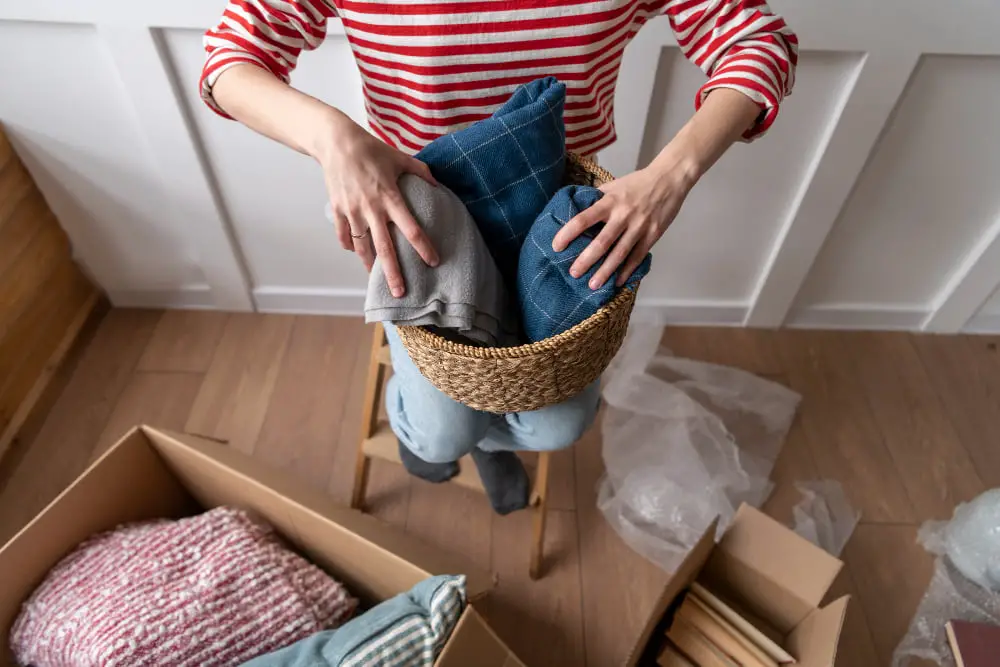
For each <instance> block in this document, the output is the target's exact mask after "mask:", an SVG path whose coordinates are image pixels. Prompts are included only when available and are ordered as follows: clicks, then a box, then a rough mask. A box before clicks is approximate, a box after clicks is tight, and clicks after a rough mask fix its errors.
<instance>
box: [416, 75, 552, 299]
mask: <svg viewBox="0 0 1000 667" xmlns="http://www.w3.org/2000/svg"><path fill="white" fill-rule="evenodd" d="M565 102H566V86H565V85H564V84H562V83H559V81H557V80H556V79H555V78H552V77H548V78H545V79H538V80H536V81H533V82H531V83H529V84H526V85H524V86H521V87H520V88H518V89H517V90H516V91H515V92H514V94H513V95H512V96H511V98H510V99H509V100H507V103H506V104H504V105H503V106H502V107H500V108H499V109H497V111H496V112H495V113H494V114H493V115H492V116H490V117H489V118H486V119H484V120H481V121H479V122H477V123H474V124H473V125H470V126H469V127H467V128H465V129H464V130H459V131H458V132H455V133H452V134H449V135H446V136H443V137H440V138H438V139H435V140H434V141H432V142H431V143H430V144H428V145H427V146H426V147H425V148H424V149H423V150H422V151H420V152H419V153H418V154H417V158H418V159H420V160H422V161H424V162H425V163H426V164H427V165H428V166H429V167H430V168H431V172H432V173H433V174H434V177H435V178H436V179H438V180H439V181H440V182H441V183H442V184H444V185H446V186H447V187H448V188H449V189H450V190H451V191H452V192H454V193H455V194H456V195H458V197H459V199H461V200H462V203H464V204H465V205H466V207H467V208H468V209H469V212H470V213H471V214H472V217H473V219H474V220H475V221H476V224H477V225H478V226H479V231H480V233H482V235H483V238H484V239H485V241H486V245H487V247H488V248H489V249H490V252H491V253H492V254H493V258H494V260H496V263H497V267H498V268H499V269H500V273H501V275H503V276H504V278H505V280H506V281H507V284H508V285H513V284H514V282H515V280H516V275H517V264H518V254H519V252H520V249H521V244H522V243H523V242H524V239H525V237H526V236H527V234H528V229H529V228H530V227H531V224H532V223H533V222H534V221H535V218H536V217H537V216H538V214H539V213H540V212H541V211H542V209H543V208H544V207H545V204H546V203H547V202H548V201H549V199H550V198H551V197H552V195H553V194H555V192H556V190H558V189H559V186H560V185H561V183H562V178H563V170H564V166H565V164H564V163H565V158H564V156H565V153H566V126H565V125H564V124H563V107H564V105H565Z"/></svg>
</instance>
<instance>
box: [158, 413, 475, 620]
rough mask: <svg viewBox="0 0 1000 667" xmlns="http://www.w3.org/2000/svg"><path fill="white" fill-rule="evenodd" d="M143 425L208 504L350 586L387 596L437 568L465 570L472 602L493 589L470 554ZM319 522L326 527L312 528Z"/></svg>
mask: <svg viewBox="0 0 1000 667" xmlns="http://www.w3.org/2000/svg"><path fill="white" fill-rule="evenodd" d="M142 430H143V432H144V433H146V435H147V436H148V437H149V439H150V440H151V441H152V443H153V444H154V446H155V447H156V449H157V450H159V452H160V455H161V456H162V457H163V458H164V460H165V461H166V462H167V465H168V466H170V468H171V469H173V470H174V472H175V473H176V474H177V475H178V477H180V478H181V479H182V480H183V482H184V484H185V486H187V488H188V490H189V491H190V492H191V494H192V495H194V496H195V498H197V499H198V500H199V501H200V502H201V503H202V504H203V505H205V506H207V507H214V506H217V505H235V506H239V507H244V508H247V509H251V510H253V511H255V512H257V513H259V514H260V515H261V516H263V517H264V518H265V519H267V520H268V521H270V522H271V523H272V524H273V525H274V526H275V527H276V528H277V529H278V530H280V531H281V532H282V533H283V534H284V535H285V536H286V537H287V538H289V539H290V540H292V541H293V542H295V544H296V545H297V546H298V547H299V548H300V549H302V550H303V551H305V552H306V553H307V554H308V556H309V557H310V558H311V559H313V560H314V561H315V562H316V563H317V564H318V565H320V566H322V567H324V568H325V569H327V570H328V571H330V572H331V573H332V574H334V575H335V576H337V577H339V578H341V579H342V580H343V581H344V583H346V584H348V585H349V586H353V588H352V590H355V591H358V592H359V593H362V594H365V595H367V596H369V597H371V598H374V599H379V600H381V599H385V598H388V597H392V596H393V595H396V594H398V593H401V592H403V591H407V590H409V589H410V588H411V587H413V586H414V585H416V584H417V583H418V582H419V581H422V580H423V579H425V578H427V577H429V576H432V575H437V574H464V575H465V576H466V593H467V595H468V597H469V599H470V600H472V599H476V598H478V597H481V596H483V595H484V594H485V593H486V592H488V591H489V590H491V589H492V587H493V579H492V577H491V575H490V574H489V573H488V572H486V571H484V570H481V569H480V568H478V567H475V566H474V565H473V564H472V563H470V562H469V561H467V560H466V559H463V558H461V557H459V556H455V555H452V554H448V553H446V552H443V551H440V550H438V549H436V548H433V547H432V546H430V545H427V544H425V543H424V542H422V541H420V540H418V539H416V538H415V537H412V536H410V535H408V534H406V533H404V532H403V531H402V530H400V529H398V528H395V527H394V526H390V525H388V524H386V523H384V522H382V521H379V520H378V519H376V518H375V517H372V516H368V515H366V514H363V513H361V512H358V511H356V510H352V509H350V508H346V507H343V506H341V505H338V504H336V503H334V502H333V501H332V500H331V499H330V498H329V497H328V496H326V495H325V494H324V493H322V492H321V491H318V490H315V489H313V488H310V487H309V486H307V485H304V484H302V483H301V482H300V481H298V480H296V479H295V478H293V477H291V476H290V475H287V474H286V473H284V472H282V471H279V470H275V469H273V468H271V467H270V466H267V465H266V464H264V463H261V462H259V461H256V460H254V459H252V458H250V457H248V456H246V455H244V454H242V453H240V452H237V451H235V450H233V449H231V448H229V447H227V446H225V445H222V444H219V443H217V442H212V441H210V440H207V439H205V438H200V437H197V436H193V435H184V434H179V433H172V432H168V431H162V430H159V429H155V428H152V427H148V426H143V427H142ZM316 523H321V524H324V527H325V528H326V529H325V530H320V531H317V530H310V526H314V525H315V524H316ZM306 535H308V536H309V537H308V539H307V538H305V537H304V536H306Z"/></svg>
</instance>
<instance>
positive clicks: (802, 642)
mask: <svg viewBox="0 0 1000 667" xmlns="http://www.w3.org/2000/svg"><path fill="white" fill-rule="evenodd" d="M848 602H850V596H849V595H845V596H844V597H842V598H839V599H837V600H835V601H833V602H831V603H830V604H829V605H827V606H826V608H825V609H816V610H814V611H813V612H812V613H811V614H809V616H807V617H806V618H805V620H803V621H802V622H801V623H800V624H799V625H798V627H797V628H795V629H794V630H792V632H791V634H789V635H788V638H787V639H786V640H785V645H786V647H787V648H788V650H790V651H791V652H792V654H793V655H795V656H797V658H798V667H834V664H835V663H836V662H837V644H838V642H839V639H840V630H841V627H842V626H843V625H844V618H846V616H847V605H848Z"/></svg>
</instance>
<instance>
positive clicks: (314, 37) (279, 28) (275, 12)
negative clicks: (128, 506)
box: [199, 0, 336, 118]
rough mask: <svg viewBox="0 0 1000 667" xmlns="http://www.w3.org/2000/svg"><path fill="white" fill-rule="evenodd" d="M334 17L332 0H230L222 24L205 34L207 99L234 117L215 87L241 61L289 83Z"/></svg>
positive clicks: (203, 90)
mask: <svg viewBox="0 0 1000 667" xmlns="http://www.w3.org/2000/svg"><path fill="white" fill-rule="evenodd" d="M335 15H336V9H335V8H334V7H333V4H332V0H229V3H228V4H227V5H226V9H225V11H224V12H223V14H222V18H221V20H220V21H219V23H218V24H217V25H216V26H215V27H213V28H212V29H211V30H209V31H208V32H206V33H205V37H204V45H205V52H206V54H207V57H206V59H205V65H204V67H203V68H202V72H201V81H200V83H199V87H200V89H201V97H202V99H203V100H204V101H205V102H206V103H207V104H208V106H209V107H211V108H212V109H213V110H214V111H215V112H217V113H218V114H220V115H222V116H224V117H226V118H229V117H230V116H229V114H227V113H226V112H225V111H223V110H222V108H221V107H219V105H218V104H216V102H215V100H214V99H213V98H212V86H213V85H215V82H216V81H217V80H218V78H219V76H220V75H221V74H222V73H223V72H225V71H226V70H227V69H229V68H230V67H232V66H234V65H238V64H241V63H247V64H251V65H256V66H257V67H261V68H263V69H266V70H268V71H269V72H271V73H272V74H274V75H275V76H276V77H278V78H279V79H281V80H282V81H284V82H285V83H288V81H289V77H290V76H291V73H292V70H293V69H295V64H296V62H297V60H298V57H299V53H301V52H302V50H303V49H305V50H312V49H315V48H317V47H318V46H319V45H320V44H322V42H323V39H324V38H325V37H326V22H327V20H328V19H329V18H330V17H332V16H335Z"/></svg>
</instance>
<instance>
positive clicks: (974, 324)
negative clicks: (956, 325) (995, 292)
mask: <svg viewBox="0 0 1000 667" xmlns="http://www.w3.org/2000/svg"><path fill="white" fill-rule="evenodd" d="M962 333H971V334H1000V313H982V314H980V315H976V316H974V317H973V318H972V319H971V320H969V323H968V324H966V325H965V327H964V328H963V329H962Z"/></svg>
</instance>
